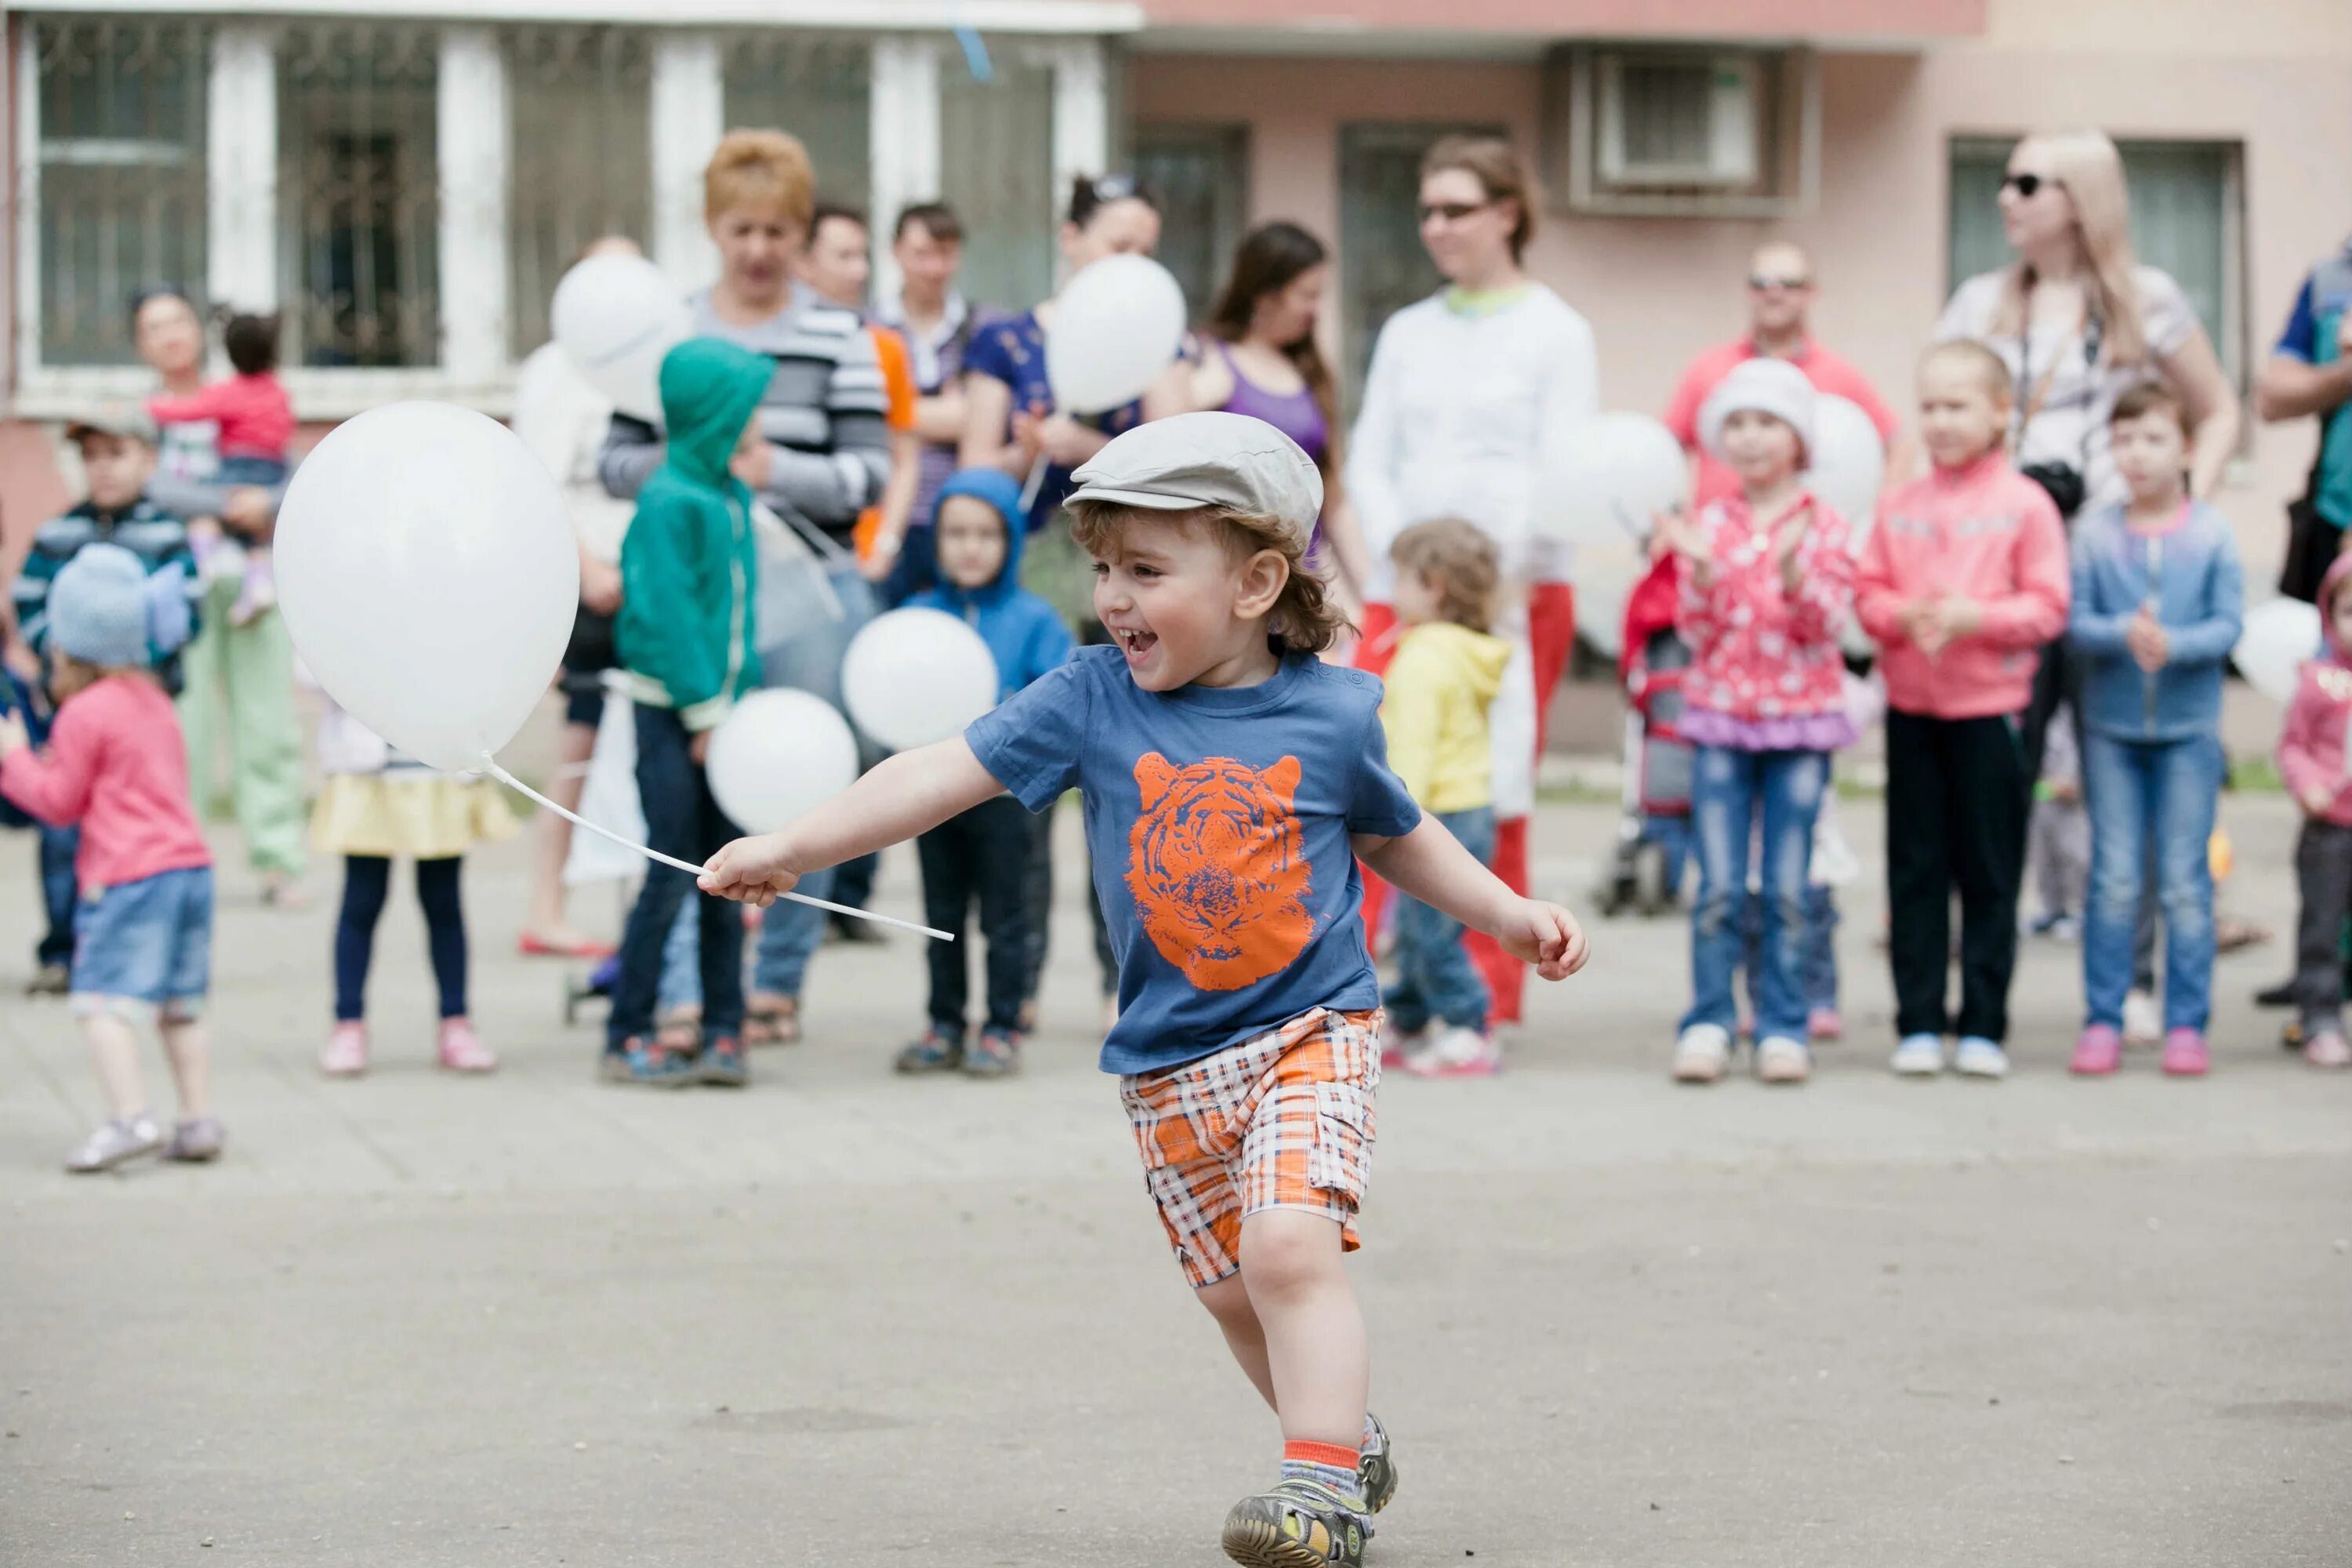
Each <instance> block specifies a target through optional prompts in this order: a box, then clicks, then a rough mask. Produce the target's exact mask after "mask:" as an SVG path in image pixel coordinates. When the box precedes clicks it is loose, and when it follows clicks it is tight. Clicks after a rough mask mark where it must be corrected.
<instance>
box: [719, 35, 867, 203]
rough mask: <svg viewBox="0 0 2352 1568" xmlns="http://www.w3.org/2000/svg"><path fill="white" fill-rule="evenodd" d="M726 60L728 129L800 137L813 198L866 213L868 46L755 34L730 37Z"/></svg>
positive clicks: (837, 40)
mask: <svg viewBox="0 0 2352 1568" xmlns="http://www.w3.org/2000/svg"><path fill="white" fill-rule="evenodd" d="M726 60H727V123H728V125H729V126H730V128H732V127H739V126H742V127H751V128H753V129H758V130H769V129H773V130H777V131H784V132H791V133H792V134H793V135H794V136H797V137H799V138H800V141H801V145H803V147H806V148H807V149H808V155H809V162H810V163H813V164H814V165H815V166H816V189H817V195H818V196H819V197H820V198H821V199H822V200H824V201H828V202H841V203H845V204H846V205H850V206H854V207H857V208H859V209H861V210H863V209H864V208H865V207H866V205H867V204H868V202H869V201H871V199H872V193H873V189H874V182H873V177H872V174H871V168H870V165H871V163H872V162H873V153H872V148H873V92H874V54H873V48H872V46H871V45H869V44H868V43H867V42H866V40H865V39H863V38H841V37H825V36H824V35H822V34H817V35H811V34H807V33H798V32H793V33H754V34H746V35H742V36H740V37H730V38H729V39H728V40H727V45H726ZM885 221H887V219H886V220H885Z"/></svg>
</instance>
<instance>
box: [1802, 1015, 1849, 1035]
mask: <svg viewBox="0 0 2352 1568" xmlns="http://www.w3.org/2000/svg"><path fill="white" fill-rule="evenodd" d="M1805 1033H1806V1034H1808V1035H1810V1036H1811V1037H1813V1038H1814V1039H1817V1040H1842V1039H1843V1038H1845V1020H1844V1019H1843V1018H1842V1017H1840V1016H1838V1010H1837V1009H1836V1008H1834V1007H1816V1008H1814V1009H1813V1010H1812V1012H1811V1014H1809V1015H1808V1016H1806V1018H1805Z"/></svg>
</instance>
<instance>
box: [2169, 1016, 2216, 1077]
mask: <svg viewBox="0 0 2352 1568" xmlns="http://www.w3.org/2000/svg"><path fill="white" fill-rule="evenodd" d="M2158 1065H2159V1066H2161V1067H2162V1068H2164V1070H2165V1073H2166V1074H2167V1075H2168V1077H2172V1078H2203V1077H2204V1076H2205V1069H2206V1068H2207V1067H2208V1066H2209V1065H2210V1058H2209V1056H2208V1054H2207V1052H2206V1049H2205V1032H2204V1031H2203V1030H2201V1029H2190V1028H2179V1029H2172V1030H2168V1031H2167V1032H2166V1034H2165V1037H2164V1057H2163V1058H2162V1060H2161V1061H2160V1062H2159V1063H2158Z"/></svg>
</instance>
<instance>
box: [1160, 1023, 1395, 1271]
mask: <svg viewBox="0 0 2352 1568" xmlns="http://www.w3.org/2000/svg"><path fill="white" fill-rule="evenodd" d="M1380 1083H1381V1015H1380V1014H1378V1013H1376V1012H1374V1013H1330V1012H1324V1011H1320V1010H1318V1011H1316V1012H1312V1013H1308V1014H1306V1015H1304V1016H1300V1017H1297V1018H1293V1019H1292V1020H1291V1021H1290V1022H1289V1023H1287V1024H1285V1025H1284V1026H1282V1027H1280V1028H1279V1029H1276V1030H1274V1031H1273V1032H1272V1033H1270V1034H1265V1035H1260V1036H1259V1037H1256V1038H1255V1039H1252V1040H1244V1041H1243V1042H1242V1043H1241V1044H1239V1045H1237V1046H1228V1047H1226V1048H1225V1049H1223V1050H1222V1051H1219V1052H1217V1053H1216V1054H1215V1055H1214V1056H1208V1057H1203V1058H1201V1059H1200V1060H1199V1061H1196V1062H1187V1063H1186V1064H1185V1065H1184V1066H1182V1067H1181V1068H1176V1069H1174V1070H1173V1071H1171V1072H1162V1073H1150V1074H1145V1075H1143V1076H1140V1077H1126V1078H1122V1079H1119V1099H1120V1100H1121V1101H1122V1102H1123V1103H1124V1104H1125V1105H1126V1107H1127V1116H1128V1120H1129V1121H1130V1122H1132V1123H1133V1124H1134V1127H1135V1145H1136V1148H1137V1150H1138V1151H1139V1152H1141V1154H1142V1155H1143V1182H1144V1185H1145V1187H1146V1188H1148V1189H1149V1190H1150V1194H1151V1197H1152V1201H1153V1202H1155V1203H1157V1204H1158V1205H1160V1223H1161V1224H1162V1225H1164V1226H1167V1227H1168V1241H1169V1245H1170V1246H1171V1247H1174V1248H1175V1249H1176V1259H1177V1262H1178V1263H1179V1264H1181V1266H1182V1268H1183V1270H1184V1278H1185V1279H1187V1280H1188V1281H1190V1282H1191V1284H1192V1286H1193V1287H1194V1288H1195V1289H1198V1288H1199V1287H1201V1286H1202V1285H1213V1284H1215V1283H1216V1282H1217V1281H1218V1280H1220V1279H1227V1278H1229V1277H1230V1276H1232V1275H1233V1274H1234V1273H1235V1272H1237V1271H1238V1270H1239V1269H1240V1268H1241V1242H1242V1220H1243V1218H1244V1216H1245V1215H1253V1214H1255V1213H1257V1212H1258V1211H1259V1210H1260V1209H1270V1208H1283V1209H1305V1210H1307V1211H1309V1212H1311V1213H1315V1214H1327V1215H1331V1216H1332V1217H1333V1218H1334V1219H1337V1220H1338V1221H1339V1238H1340V1246H1341V1247H1342V1248H1343V1249H1344V1250H1346V1251H1349V1252H1353V1251H1354V1250H1355V1249H1356V1248H1357V1247H1358V1246H1359V1245H1360V1241H1359V1239H1358V1237H1357V1235H1356V1223H1355V1221H1356V1210H1357V1208H1358V1207H1359V1205H1361V1204H1362V1203H1363V1201H1364V1184H1365V1182H1366V1180H1367V1179H1368V1177H1369V1176H1370V1171H1371V1154H1372V1135H1373V1131H1374V1124H1375V1122H1374V1116H1373V1110H1372V1096H1373V1092H1374V1091H1375V1090H1376V1089H1379V1088H1380Z"/></svg>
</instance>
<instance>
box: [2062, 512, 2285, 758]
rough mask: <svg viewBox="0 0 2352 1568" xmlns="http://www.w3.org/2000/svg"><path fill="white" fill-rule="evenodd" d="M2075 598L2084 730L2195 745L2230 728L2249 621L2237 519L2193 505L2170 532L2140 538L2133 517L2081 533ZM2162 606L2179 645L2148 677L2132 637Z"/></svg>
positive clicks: (2110, 517) (2105, 520)
mask: <svg viewBox="0 0 2352 1568" xmlns="http://www.w3.org/2000/svg"><path fill="white" fill-rule="evenodd" d="M2151 601H2152V602H2153V603H2154V604H2155V605H2156V613H2157V618H2158V621H2160V622H2161V623H2162V624H2163V626H2164V630H2165V635H2166V637H2167V638H2168V640H2169V643H2170V656H2169V657H2168V658H2167V659H2166V661H2165V664H2164V667H2163V668H2161V669H2158V670H2157V671H2156V672H2155V673H2153V674H2150V673H2148V672H2147V671H2145V670H2143V669H2141V668H2140V667H2139V665H2138V663H2137V661H2136V660H2135V659H2134V658H2132V656H2131V650H2130V648H2129V647H2127V646H2126V644H2125V642H2124V634H2125V632H2126V630H2127V629H2128V628H2129V626H2131V621H2132V617H2133V616H2135V615H2137V613H2138V611H2139V608H2140V606H2141V605H2144V604H2147V603H2150V602H2151ZM2244 615H2245V576H2244V573H2243V571H2242V569H2241V567H2240V566H2239V563H2238V543H2237V539H2236V536H2235V534H2234V533H2233V532H2232V531H2231V527H2230V520H2229V519H2227V518H2225V517H2223V516H2222V515H2221V513H2220V512H2218V511H2216V510H2213V509H2212V508H2211V507H2210V506H2207V505H2206V504H2205V503H2204V502H2202V501H2192V502H2190V503H2189V507H2188V515H2187V516H2186V517H2185V518H2184V519H2183V520H2182V521H2181V523H2180V526H2179V527H2178V528H2176V529H2174V530H2172V531H2170V532H2169V533H2162V534H2135V533H2133V532H2132V531H2130V530H2129V529H2128V528H2127V527H2126V526H2125V523H2124V509H2123V508H2121V507H2118V506H2109V507H2102V508H2101V509H2099V510H2097V511H2095V512H2092V513H2089V514H2088V515H2086V516H2084V518H2083V519H2082V521H2079V522H2077V523H2076V524H2075V525H2074V605H2073V608H2072V609H2071V610H2070V612H2069V615H2068V622H2067V628H2066V640H2067V641H2068V642H2069V643H2070V644H2072V645H2073V647H2074V650H2075V652H2076V653H2077V655H2079V656H2080V658H2081V659H2082V663H2083V722H2084V725H2085V726H2087V727H2088V728H2089V730H2090V731H2091V732H2092V733H2093V734H2095V735H2105V736H2107V737H2109V738H2111V739H2114V740H2119V741H2186V740H2191V739H2194V738H2196V737H2198V736H2201V735H2211V734H2213V733H2214V732H2215V731H2217V730H2218V729H2219V728H2220V725H2221V673H2222V668H2223V667H2224V665H2225V664H2226V662H2227V661H2228V659H2229V657H2230V649H2231V647H2234V646H2235V645H2236V643H2237V640H2238V627H2239V625H2240V623H2241V621H2242V619H2243V618H2244Z"/></svg>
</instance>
